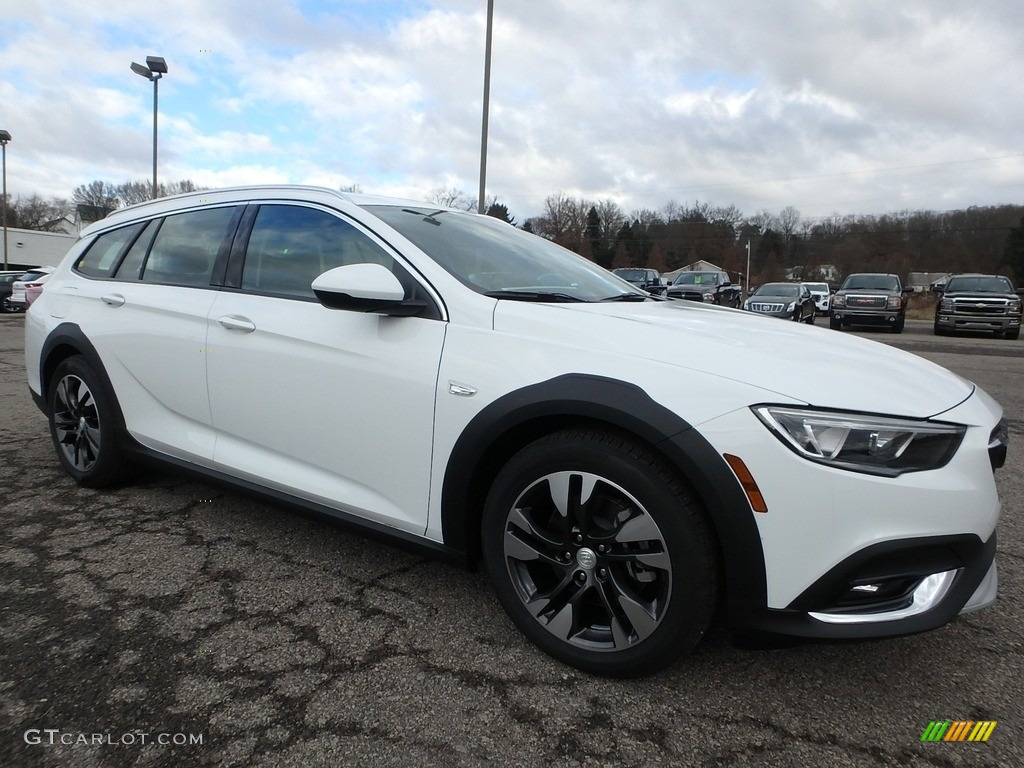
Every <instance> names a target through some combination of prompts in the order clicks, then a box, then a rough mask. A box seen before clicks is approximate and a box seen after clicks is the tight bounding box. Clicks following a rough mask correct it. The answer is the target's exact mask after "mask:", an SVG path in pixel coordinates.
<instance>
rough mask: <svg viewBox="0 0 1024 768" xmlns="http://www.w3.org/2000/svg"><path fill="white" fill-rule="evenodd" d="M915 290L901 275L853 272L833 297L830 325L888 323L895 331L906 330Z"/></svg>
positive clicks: (833, 328)
mask: <svg viewBox="0 0 1024 768" xmlns="http://www.w3.org/2000/svg"><path fill="white" fill-rule="evenodd" d="M912 291H913V289H911V288H904V287H903V285H902V283H901V282H900V278H899V276H898V275H883V274H875V273H864V274H855V275H850V276H849V277H848V278H846V280H844V281H843V284H842V285H841V286H839V290H838V291H836V292H835V294H834V295H833V296H832V316H831V319H830V320H829V327H830V328H832V330H834V331H838V330H842V329H843V328H845V327H846V326H848V325H887V326H889V330H890V331H892V332H893V333H903V326H904V325H905V324H906V321H907V294H908V293H911V292H912Z"/></svg>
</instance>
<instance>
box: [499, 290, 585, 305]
mask: <svg viewBox="0 0 1024 768" xmlns="http://www.w3.org/2000/svg"><path fill="white" fill-rule="evenodd" d="M484 296H490V297H491V298H492V299H512V300H513V301H559V302H569V301H574V302H575V301H586V299H581V298H580V297H579V296H572V295H570V294H568V293H556V292H548V291H517V290H515V289H512V288H507V289H505V290H501V291H486V292H485V293H484Z"/></svg>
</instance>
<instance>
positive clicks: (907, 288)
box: [901, 285, 914, 293]
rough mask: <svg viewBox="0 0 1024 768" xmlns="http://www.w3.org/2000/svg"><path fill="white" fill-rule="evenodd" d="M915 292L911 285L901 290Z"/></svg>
mask: <svg viewBox="0 0 1024 768" xmlns="http://www.w3.org/2000/svg"><path fill="white" fill-rule="evenodd" d="M913 292H914V289H913V288H911V287H910V286H909V285H908V286H907V287H906V288H904V289H903V290H902V291H901V293H913Z"/></svg>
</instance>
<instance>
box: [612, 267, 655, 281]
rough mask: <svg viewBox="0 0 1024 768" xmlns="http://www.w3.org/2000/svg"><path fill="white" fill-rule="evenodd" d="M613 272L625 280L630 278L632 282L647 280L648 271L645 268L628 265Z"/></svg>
mask: <svg viewBox="0 0 1024 768" xmlns="http://www.w3.org/2000/svg"><path fill="white" fill-rule="evenodd" d="M613 274H616V275H618V276H619V277H621V278H622V279H623V280H628V281H629V282H631V283H643V282H646V280H647V271H646V270H643V269H629V268H628V267H623V268H622V269H616V270H613Z"/></svg>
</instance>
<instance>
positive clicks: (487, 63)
mask: <svg viewBox="0 0 1024 768" xmlns="http://www.w3.org/2000/svg"><path fill="white" fill-rule="evenodd" d="M493 22H494V0H487V39H486V42H485V43H484V119H483V125H482V126H481V128H480V196H479V197H478V198H477V200H478V202H477V213H486V211H485V210H484V206H485V205H486V203H485V202H484V192H485V191H486V189H487V112H488V111H489V109H490V106H491V27H492V25H493Z"/></svg>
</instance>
